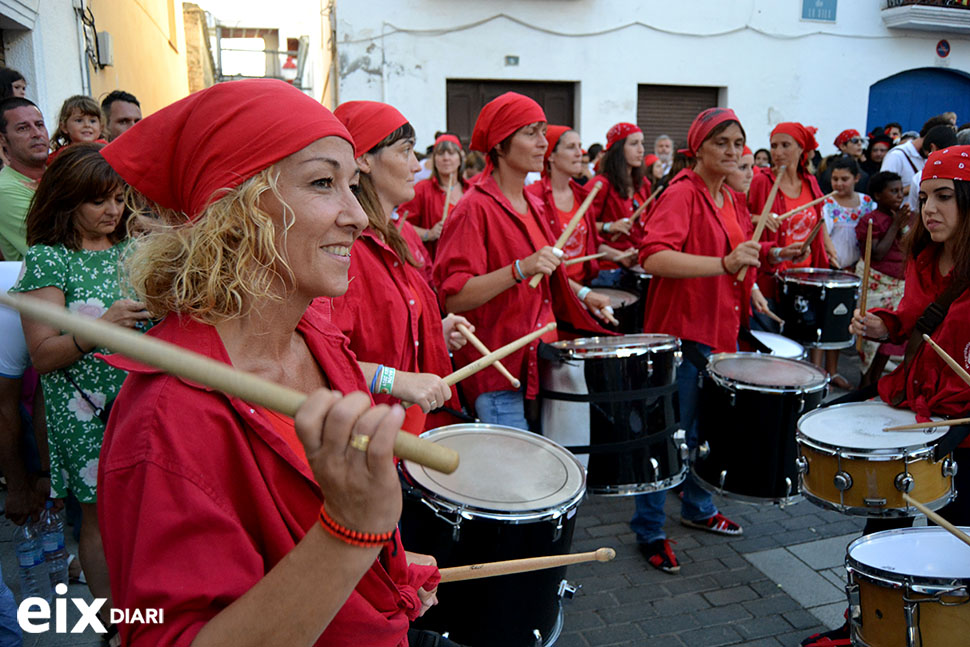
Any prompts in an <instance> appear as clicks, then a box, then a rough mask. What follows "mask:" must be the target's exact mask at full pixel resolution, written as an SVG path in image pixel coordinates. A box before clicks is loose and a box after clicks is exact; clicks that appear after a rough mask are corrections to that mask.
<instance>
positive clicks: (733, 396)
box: [728, 391, 738, 407]
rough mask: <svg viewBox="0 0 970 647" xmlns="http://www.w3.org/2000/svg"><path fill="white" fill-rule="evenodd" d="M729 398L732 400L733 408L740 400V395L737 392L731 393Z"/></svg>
mask: <svg viewBox="0 0 970 647" xmlns="http://www.w3.org/2000/svg"><path fill="white" fill-rule="evenodd" d="M728 397H729V398H730V399H731V401H730V404H731V406H732V407H733V406H734V403H735V402H737V400H738V394H737V393H736V392H735V391H730V395H729V396H728Z"/></svg>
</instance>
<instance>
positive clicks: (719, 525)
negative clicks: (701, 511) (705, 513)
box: [680, 512, 744, 535]
mask: <svg viewBox="0 0 970 647" xmlns="http://www.w3.org/2000/svg"><path fill="white" fill-rule="evenodd" d="M680 524H681V525H682V526H687V527H688V528H700V529H701V530H706V531H708V532H713V533H715V534H717V535H740V534H742V533H743V532H744V529H743V528H741V526H739V525H738V524H736V523H734V522H733V521H731V520H730V519H728V518H727V517H725V516H724V515H723V514H721V513H720V512H718V513H717V514H716V515H714V516H713V517H710V518H708V519H704V520H702V521H691V520H689V519H681V520H680Z"/></svg>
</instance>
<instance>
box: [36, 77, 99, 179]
mask: <svg viewBox="0 0 970 647" xmlns="http://www.w3.org/2000/svg"><path fill="white" fill-rule="evenodd" d="M103 126H104V124H102V123H101V109H100V108H99V107H98V104H97V102H96V101H95V100H94V99H92V98H91V97H86V96H84V95H83V94H75V95H74V96H73V97H70V98H68V99H66V100H65V101H64V105H62V106H61V114H60V116H59V117H58V119H57V130H55V131H54V134H53V135H52V136H51V154H50V155H49V156H48V158H47V163H48V164H50V163H51V162H53V161H54V158H55V157H57V156H58V155H60V154H61V151H62V150H63V149H64V148H65V147H66V146H69V145H71V144H78V143H80V142H98V143H99V144H107V143H108V142H106V141H104V140H103V139H101V131H102V129H103Z"/></svg>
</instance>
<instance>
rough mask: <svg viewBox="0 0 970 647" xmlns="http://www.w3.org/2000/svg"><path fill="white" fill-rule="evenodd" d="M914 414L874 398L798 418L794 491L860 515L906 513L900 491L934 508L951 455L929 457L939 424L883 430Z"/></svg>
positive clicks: (945, 494) (947, 486)
mask: <svg viewBox="0 0 970 647" xmlns="http://www.w3.org/2000/svg"><path fill="white" fill-rule="evenodd" d="M914 422H916V416H915V415H914V414H913V413H912V412H911V411H907V410H905V409H894V408H892V407H890V406H889V405H887V404H884V403H882V402H854V403H851V404H838V405H835V406H832V407H828V408H825V409H819V410H818V411H813V412H812V413H809V414H808V415H806V416H804V417H803V418H802V419H801V420H799V421H798V435H797V440H798V446H799V450H800V452H801V456H800V457H799V458H798V469H799V472H800V479H801V488H802V494H804V495H805V497H806V498H807V499H808V500H809V501H811V502H812V503H815V504H816V505H819V506H821V507H823V508H830V509H834V510H838V511H839V512H844V513H845V514H851V515H857V516H864V517H911V516H914V515H916V514H917V512H918V511H917V510H916V509H915V508H913V507H911V506H909V504H907V503H906V501H905V500H904V499H903V495H902V493H903V492H908V493H909V494H910V496H912V497H913V498H914V499H916V500H917V501H920V502H923V503H924V504H925V505H926V506H927V507H929V508H932V509H933V510H936V509H938V508H941V507H943V506H944V505H946V504H947V503H949V502H950V500H952V499H953V497H954V495H955V494H956V493H955V492H954V487H953V475H954V474H955V473H956V463H955V462H954V461H953V459H952V456H950V457H947V458H944V459H943V460H940V461H938V462H936V461H934V460H933V448H934V445H935V443H936V441H937V440H939V439H940V438H942V437H943V436H944V435H945V434H946V431H947V428H946V427H940V428H932V429H928V430H926V431H894V432H885V431H883V427H892V426H895V425H905V424H912V423H914Z"/></svg>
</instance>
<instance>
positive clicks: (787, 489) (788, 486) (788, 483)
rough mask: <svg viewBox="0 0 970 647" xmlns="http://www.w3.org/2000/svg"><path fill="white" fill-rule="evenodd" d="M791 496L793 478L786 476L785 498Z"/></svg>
mask: <svg viewBox="0 0 970 647" xmlns="http://www.w3.org/2000/svg"><path fill="white" fill-rule="evenodd" d="M790 496H791V479H790V478H789V477H787V476H786V477H785V498H786V499H787V498H788V497H790Z"/></svg>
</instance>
